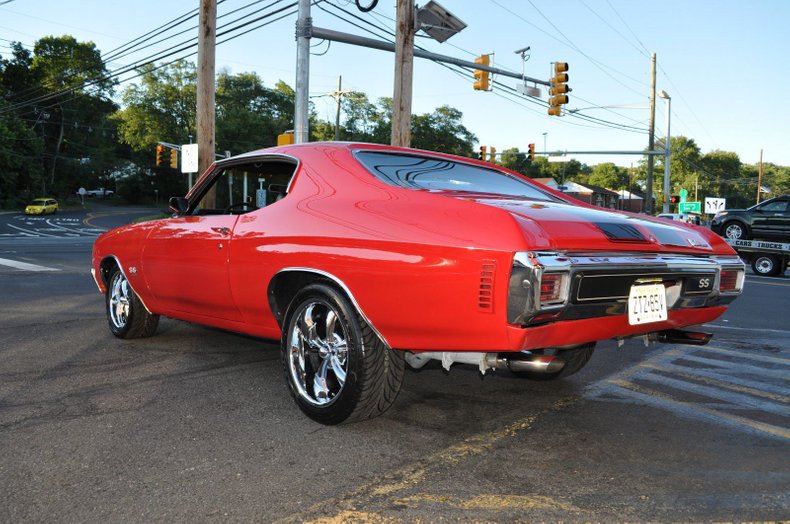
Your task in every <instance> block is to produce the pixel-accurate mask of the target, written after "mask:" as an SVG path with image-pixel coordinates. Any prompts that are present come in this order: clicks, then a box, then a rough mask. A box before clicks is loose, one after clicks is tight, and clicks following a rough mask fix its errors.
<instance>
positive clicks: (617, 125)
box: [319, 2, 647, 133]
mask: <svg viewBox="0 0 790 524" xmlns="http://www.w3.org/2000/svg"><path fill="white" fill-rule="evenodd" d="M326 5H329V6H331V7H333V8H335V9H337V10H340V11H342V12H344V13H345V14H347V15H350V16H352V17H354V18H356V19H358V20H360V21H361V22H364V23H365V24H368V25H369V26H371V27H374V28H375V29H376V30H378V31H380V32H383V33H385V34H387V35H388V36H389V38H393V37H394V36H395V33H394V32H392V31H391V30H390V29H388V28H382V27H380V26H378V25H377V24H374V23H373V22H371V21H370V20H368V19H365V18H362V17H359V16H357V15H356V14H355V13H350V12H348V11H346V10H345V9H343V8H342V7H340V6H337V5H334V4H332V3H331V2H329V3H327V4H326ZM319 9H322V10H323V11H325V12H327V13H329V14H330V15H332V16H335V17H336V18H339V19H340V20H343V21H344V22H346V23H348V24H351V25H353V26H354V27H357V28H359V29H361V30H363V31H365V32H367V33H369V34H373V35H374V36H377V37H379V38H384V39H385V40H387V41H388V42H389V43H393V42H392V40H391V39H387V38H386V37H382V36H381V34H378V33H376V32H374V31H372V30H370V29H368V28H366V27H363V26H361V25H359V24H357V23H355V22H353V21H350V20H348V19H346V18H344V17H342V16H340V15H338V14H336V13H334V12H331V11H328V10H327V9H324V8H323V7H321V6H319ZM415 47H417V48H419V49H424V48H422V47H421V46H418V45H415ZM434 62H436V61H435V60H434ZM437 63H440V62H437ZM440 64H441V65H442V66H443V67H446V68H448V69H451V70H452V67H455V68H461V66H451V67H450V66H448V64H443V63H440ZM461 69H462V70H463V71H464V72H465V74H464V76H468V73H469V69H467V68H461ZM496 83H497V84H498V85H500V86H501V87H503V88H504V89H506V90H508V91H510V92H512V94H513V96H516V97H518V98H520V99H521V100H524V101H527V102H530V103H532V104H537V105H539V106H541V107H543V108H546V107H548V104H547V103H545V102H543V101H538V100H535V99H533V98H532V97H523V96H521V94H520V93H518V91H517V90H516V89H514V88H512V87H510V86H508V85H506V84H502V83H499V82H496ZM580 100H583V99H581V98H580ZM587 102H588V103H591V102H589V101H587ZM616 114H618V115H619V113H616ZM573 116H574V117H575V118H579V119H581V120H585V121H587V122H590V123H596V124H598V125H605V126H608V127H614V128H617V129H622V130H626V131H630V132H638V133H647V130H646V129H643V128H637V127H634V126H630V125H627V124H620V123H618V122H612V121H608V120H604V119H601V118H596V117H592V116H590V115H582V114H574V115H573ZM620 116H624V115H620Z"/></svg>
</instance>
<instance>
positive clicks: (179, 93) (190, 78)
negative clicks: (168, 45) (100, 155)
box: [115, 60, 197, 165]
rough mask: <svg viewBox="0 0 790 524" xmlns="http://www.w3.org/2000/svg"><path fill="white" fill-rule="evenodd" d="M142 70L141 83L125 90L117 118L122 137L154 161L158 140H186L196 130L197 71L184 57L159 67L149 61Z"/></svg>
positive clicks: (179, 141)
mask: <svg viewBox="0 0 790 524" xmlns="http://www.w3.org/2000/svg"><path fill="white" fill-rule="evenodd" d="M140 72H141V73H142V75H141V77H140V83H139V84H131V85H130V86H129V87H127V88H126V89H125V90H124V92H123V95H122V100H123V105H124V108H123V109H122V110H120V111H118V113H117V114H116V115H115V119H116V120H117V121H118V132H119V135H120V140H121V141H122V142H123V143H125V144H128V145H129V146H130V147H131V148H132V150H133V151H135V152H137V153H143V152H144V153H146V157H147V158H148V159H149V162H148V164H149V165H153V163H154V162H153V158H154V146H155V145H156V143H157V142H159V141H165V142H172V143H176V144H184V143H188V140H189V137H190V136H194V134H195V119H196V116H195V113H196V108H197V91H196V81H197V73H196V72H195V66H194V64H191V63H189V62H186V61H183V60H181V61H178V62H175V63H173V64H170V65H168V66H165V67H159V68H157V67H156V66H154V65H153V64H147V65H145V66H143V67H142V68H141V69H140Z"/></svg>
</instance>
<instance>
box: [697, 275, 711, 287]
mask: <svg viewBox="0 0 790 524" xmlns="http://www.w3.org/2000/svg"><path fill="white" fill-rule="evenodd" d="M709 287H710V279H709V278H701V279H699V288H700V289H707V288H709Z"/></svg>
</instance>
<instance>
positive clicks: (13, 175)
mask: <svg viewBox="0 0 790 524" xmlns="http://www.w3.org/2000/svg"><path fill="white" fill-rule="evenodd" d="M41 148H42V142H41V139H40V138H39V137H38V136H36V134H35V133H34V132H33V130H32V129H31V128H30V127H29V126H28V125H26V123H25V122H24V121H22V120H21V119H19V118H18V117H17V116H16V115H15V114H14V113H13V112H11V111H8V104H6V103H5V102H3V101H2V100H0V169H2V176H0V208H6V209H15V208H18V207H20V206H22V205H23V204H24V203H25V202H26V201H27V200H30V199H31V198H32V197H33V196H34V195H36V196H37V193H36V191H37V190H38V189H39V188H40V187H41V183H42V182H43V180H44V172H43V169H42V168H41V164H40V163H36V162H31V159H35V158H36V157H38V156H39V155H40V154H41Z"/></svg>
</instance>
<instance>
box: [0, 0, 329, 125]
mask: <svg viewBox="0 0 790 524" xmlns="http://www.w3.org/2000/svg"><path fill="white" fill-rule="evenodd" d="M280 1H281V0H277V1H276V2H275V3H279V2H280ZM320 1H322V0H316V2H320ZM272 5H274V4H272ZM296 5H297V2H292V3H290V4H288V5H286V6H284V7H282V8H279V9H275V10H273V11H271V12H269V13H266V14H264V15H261V16H258V17H256V18H253V19H251V20H247V21H245V22H243V23H241V24H239V25H237V26H235V27H231V28H228V29H225V30H224V31H221V32H220V31H218V32H217V37H218V38H219V37H221V36H224V35H229V34H231V33H233V32H238V31H239V30H241V29H244V28H246V27H248V26H250V25H253V24H255V23H257V22H260V21H262V20H265V19H267V18H270V17H272V16H274V15H276V14H279V13H283V12H284V11H287V10H289V9H292V8H294V7H295V6H296ZM262 10H263V9H260V10H258V11H256V12H255V13H252V14H250V15H248V17H249V16H253V15H255V14H257V13H260V12H261V11H262ZM294 13H295V11H293V12H287V13H284V14H282V15H281V16H279V17H277V18H275V19H274V20H271V21H268V22H265V23H262V24H260V25H257V26H254V27H252V28H250V29H247V30H246V31H243V32H240V33H237V34H235V35H231V36H229V37H228V38H225V39H224V40H221V41H219V40H218V42H217V44H218V45H219V44H222V43H225V42H228V41H230V40H233V39H235V38H238V37H240V36H243V35H246V34H248V33H249V32H251V31H254V30H256V29H259V28H261V27H264V26H266V25H268V24H270V23H274V22H276V21H278V20H281V19H283V18H286V17H288V16H291V15H293V14H294ZM239 20H241V19H237V20H234V21H232V22H230V23H235V22H238V21H239ZM226 25H227V24H226ZM196 39H197V37H194V38H190V39H188V40H184V41H182V42H179V43H178V44H175V45H173V46H171V47H169V48H168V49H166V50H165V51H164V52H159V53H156V54H152V55H149V56H147V57H145V58H142V59H139V60H137V61H135V62H134V63H132V64H130V65H127V66H124V67H121V68H118V69H116V70H114V71H111V72H108V74H106V75H102V76H100V77H98V78H94V79H92V80H88V81H85V82H83V83H82V84H81V85H77V86H70V87H68V88H65V89H62V90H60V91H57V92H55V93H48V94H46V95H42V96H39V97H36V98H33V99H30V100H26V101H23V102H18V103H16V104H11V105H10V106H9V107H8V108H5V109H3V110H0V113H3V112H8V111H13V110H17V109H19V108H21V107H26V106H30V105H34V104H38V103H42V102H46V101H48V100H51V99H54V98H57V97H59V96H61V95H65V94H68V93H73V92H75V91H77V90H83V89H87V88H89V87H92V86H95V85H97V84H99V83H101V82H106V81H108V80H113V79H118V78H119V77H121V76H122V75H125V74H127V73H130V72H132V71H135V70H136V69H137V68H139V67H141V66H143V65H146V64H153V62H154V61H156V60H162V59H165V58H170V57H172V56H174V55H177V54H179V53H183V52H186V51H189V50H190V49H191V48H193V47H195V46H196V43H195V42H194V41H195V40H196ZM196 53H197V51H196V50H195V51H192V52H190V53H188V54H186V55H183V56H180V57H178V58H176V59H173V60H171V61H169V62H166V63H164V64H160V65H158V66H156V67H154V68H153V69H152V71H154V70H157V69H160V68H162V67H164V66H167V65H170V64H172V63H174V62H177V61H178V60H183V59H184V58H187V57H190V56H192V55H194V54H196ZM142 74H144V73H140V72H137V73H136V74H134V75H133V76H131V77H129V78H126V79H124V80H123V81H124V82H125V81H129V80H131V79H133V78H137V77H139V76H141V75H142ZM77 96H79V95H77ZM73 98H76V96H75V97H72V98H71V99H73ZM71 99H69V100H71ZM67 101H68V100H67ZM50 107H52V106H50Z"/></svg>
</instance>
